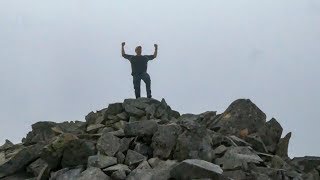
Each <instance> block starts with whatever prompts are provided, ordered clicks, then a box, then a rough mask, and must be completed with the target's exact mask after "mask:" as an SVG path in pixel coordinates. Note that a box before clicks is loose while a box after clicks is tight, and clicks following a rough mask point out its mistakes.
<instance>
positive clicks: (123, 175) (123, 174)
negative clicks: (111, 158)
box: [111, 170, 127, 180]
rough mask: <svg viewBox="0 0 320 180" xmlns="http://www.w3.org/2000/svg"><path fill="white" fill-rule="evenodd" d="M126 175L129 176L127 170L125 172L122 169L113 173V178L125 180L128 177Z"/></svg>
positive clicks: (114, 179)
mask: <svg viewBox="0 0 320 180" xmlns="http://www.w3.org/2000/svg"><path fill="white" fill-rule="evenodd" d="M126 177H127V175H126V172H124V171H122V170H119V171H115V172H113V173H112V175H111V179H113V180H124V179H126Z"/></svg>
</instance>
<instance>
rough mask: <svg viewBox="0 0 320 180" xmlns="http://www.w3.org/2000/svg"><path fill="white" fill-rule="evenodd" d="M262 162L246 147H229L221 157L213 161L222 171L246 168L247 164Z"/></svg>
mask: <svg viewBox="0 0 320 180" xmlns="http://www.w3.org/2000/svg"><path fill="white" fill-rule="evenodd" d="M262 161H263V160H262V159H261V158H260V157H259V156H258V155H257V154H255V153H254V152H252V151H251V150H250V149H248V148H247V147H230V148H229V149H228V150H227V152H226V153H225V154H224V155H223V157H221V158H218V159H216V160H215V163H216V164H218V165H222V169H224V170H232V169H236V168H238V167H242V166H247V164H248V163H260V162H262Z"/></svg>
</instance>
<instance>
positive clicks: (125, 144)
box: [119, 137, 134, 152]
mask: <svg viewBox="0 0 320 180" xmlns="http://www.w3.org/2000/svg"><path fill="white" fill-rule="evenodd" d="M133 140H134V137H132V138H126V137H124V138H122V139H120V147H119V152H125V151H127V150H128V149H129V146H130V144H131V142H132V141H133Z"/></svg>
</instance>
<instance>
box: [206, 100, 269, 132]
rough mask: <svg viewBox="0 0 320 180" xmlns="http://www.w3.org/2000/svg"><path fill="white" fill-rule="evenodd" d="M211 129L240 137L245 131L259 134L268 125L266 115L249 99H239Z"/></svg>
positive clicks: (217, 119)
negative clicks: (242, 131)
mask: <svg viewBox="0 0 320 180" xmlns="http://www.w3.org/2000/svg"><path fill="white" fill-rule="evenodd" d="M214 121H215V122H214V123H212V124H211V125H210V128H211V129H213V130H215V131H219V132H221V133H223V134H234V135H239V133H240V131H241V130H243V129H248V131H249V134H251V133H255V132H257V131H258V130H259V129H260V128H261V127H263V125H264V124H265V123H266V115H265V113H264V112H262V111H261V110H260V109H259V108H258V107H257V106H256V105H255V104H254V103H252V102H251V101H250V100H249V99H238V100H236V101H234V102H233V103H231V105H230V106H229V107H228V108H227V110H226V111H225V112H224V113H223V114H222V115H220V116H218V117H217V118H216V119H215V120H214Z"/></svg>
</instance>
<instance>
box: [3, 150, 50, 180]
mask: <svg viewBox="0 0 320 180" xmlns="http://www.w3.org/2000/svg"><path fill="white" fill-rule="evenodd" d="M43 146H44V145H43V144H35V145H31V146H28V147H23V148H22V149H19V150H18V151H17V152H15V154H14V155H12V157H11V158H10V159H7V160H6V161H5V162H3V163H2V164H0V178H2V177H5V176H7V175H11V174H13V173H15V172H17V171H19V170H21V169H23V168H24V167H25V166H26V165H28V164H29V163H31V162H32V161H34V160H36V159H37V158H39V157H40V153H41V149H42V148H43Z"/></svg>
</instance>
